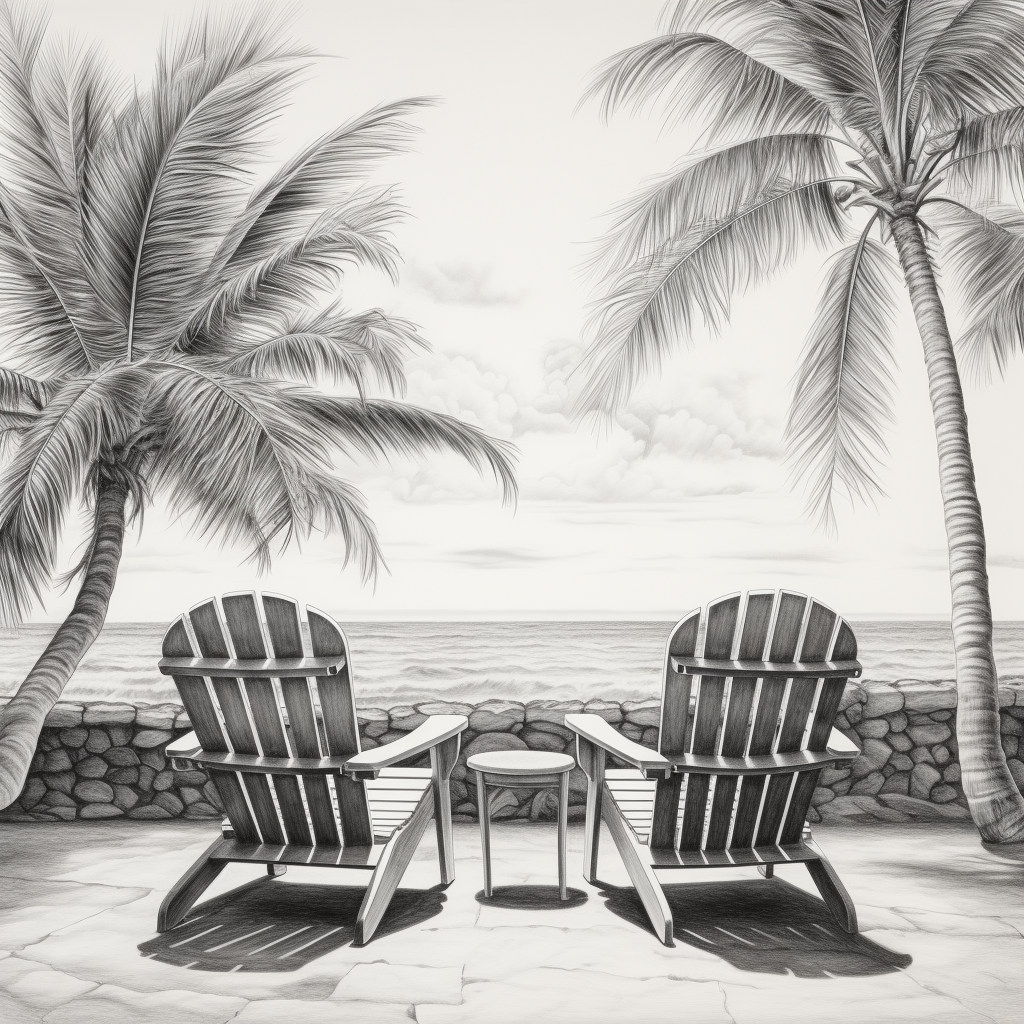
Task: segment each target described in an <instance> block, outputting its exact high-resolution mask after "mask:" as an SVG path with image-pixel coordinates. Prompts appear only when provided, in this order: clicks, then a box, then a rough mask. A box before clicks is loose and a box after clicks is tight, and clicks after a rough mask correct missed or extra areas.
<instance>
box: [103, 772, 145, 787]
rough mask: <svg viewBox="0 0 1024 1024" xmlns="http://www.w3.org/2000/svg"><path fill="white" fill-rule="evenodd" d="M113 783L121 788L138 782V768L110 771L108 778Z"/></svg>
mask: <svg viewBox="0 0 1024 1024" xmlns="http://www.w3.org/2000/svg"><path fill="white" fill-rule="evenodd" d="M107 778H108V779H110V781H111V782H113V783H118V784H119V785H122V786H133V785H136V784H137V783H138V781H139V769H138V768H118V769H116V770H115V771H112V772H111V773H110V774H109V775H108V776H107Z"/></svg>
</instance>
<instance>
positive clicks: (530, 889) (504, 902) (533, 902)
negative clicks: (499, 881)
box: [476, 885, 588, 910]
mask: <svg viewBox="0 0 1024 1024" xmlns="http://www.w3.org/2000/svg"><path fill="white" fill-rule="evenodd" d="M587 899H588V896H587V894H586V893H585V892H583V891H582V890H581V889H573V888H572V887H571V886H570V887H569V888H567V889H566V899H564V900H563V899H562V897H561V896H560V895H559V893H558V886H557V885H496V886H494V888H492V889H491V895H490V896H485V895H484V892H483V889H481V890H480V891H479V892H478V893H477V894H476V901H477V903H480V904H483V906H485V907H504V908H505V909H507V910H568V909H570V908H571V907H580V906H582V905H583V904H584V903H586V902H587Z"/></svg>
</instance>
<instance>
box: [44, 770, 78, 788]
mask: <svg viewBox="0 0 1024 1024" xmlns="http://www.w3.org/2000/svg"><path fill="white" fill-rule="evenodd" d="M39 777H40V778H41V779H42V780H43V782H45V783H46V788H47V789H49V790H51V791H56V792H58V793H70V792H71V790H73V789H74V788H75V782H76V779H75V773H74V772H55V773H54V774H53V775H41V776H39Z"/></svg>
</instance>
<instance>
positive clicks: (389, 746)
mask: <svg viewBox="0 0 1024 1024" xmlns="http://www.w3.org/2000/svg"><path fill="white" fill-rule="evenodd" d="M468 727H469V719H468V718H466V716H465V715H431V716H430V717H429V718H428V719H427V720H426V721H425V722H424V723H423V724H422V725H420V726H418V727H417V728H415V729H413V731H412V732H410V733H409V734H408V735H407V736H403V737H402V738H401V739H400V740H394V741H393V742H391V743H385V744H384V746H382V747H375V748H374V749H373V750H365V751H363V753H361V754H355V755H353V756H352V757H350V758H349V759H348V760H347V761H346V762H345V774H346V775H351V776H352V778H353V779H375V778H377V776H378V775H379V774H380V770H381V768H387V767H388V765H391V764H394V763H395V762H396V761H405V760H406V759H407V758H410V757H415V756H416V755H417V754H422V753H423V751H425V750H429V749H430V748H431V747H436V746H437V745H438V744H439V743H442V742H444V741H445V740H447V739H450V738H451V737H452V736H458V734H459V733H461V732H463V731H464V730H465V729H467V728H468Z"/></svg>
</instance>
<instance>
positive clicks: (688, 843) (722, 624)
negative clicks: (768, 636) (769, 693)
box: [679, 595, 740, 850]
mask: <svg viewBox="0 0 1024 1024" xmlns="http://www.w3.org/2000/svg"><path fill="white" fill-rule="evenodd" d="M739 612H740V598H739V596H738V595H733V596H731V597H726V598H723V599H722V600H720V601H716V602H715V603H714V604H711V605H709V606H708V612H707V632H706V634H705V637H704V657H705V658H730V657H731V656H732V649H733V643H734V641H735V638H736V625H737V622H738V620H739ZM724 695H725V676H701V680H700V689H699V690H698V693H697V708H696V711H695V713H694V720H693V736H692V738H691V740H690V753H693V754H713V753H715V747H716V745H717V740H718V731H719V729H720V728H721V725H722V698H723V697H724ZM710 785H711V777H710V776H708V775H695V774H692V773H691V774H690V775H689V776H688V778H687V780H686V800H685V803H684V805H683V823H682V828H681V829H680V833H679V849H680V850H699V849H700V845H701V840H702V839H703V837H704V821H705V818H706V817H707V810H708V807H707V802H708V791H709V789H710Z"/></svg>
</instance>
